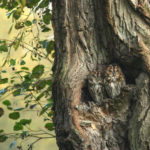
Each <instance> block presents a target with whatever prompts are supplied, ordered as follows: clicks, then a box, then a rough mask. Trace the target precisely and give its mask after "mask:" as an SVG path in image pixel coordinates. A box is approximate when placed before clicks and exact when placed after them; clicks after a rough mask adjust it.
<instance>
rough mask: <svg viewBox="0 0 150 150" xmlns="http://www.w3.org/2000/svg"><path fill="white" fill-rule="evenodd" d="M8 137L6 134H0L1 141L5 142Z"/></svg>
mask: <svg viewBox="0 0 150 150" xmlns="http://www.w3.org/2000/svg"><path fill="white" fill-rule="evenodd" d="M7 139H8V137H7V136H6V135H0V142H5V141H6V140H7Z"/></svg>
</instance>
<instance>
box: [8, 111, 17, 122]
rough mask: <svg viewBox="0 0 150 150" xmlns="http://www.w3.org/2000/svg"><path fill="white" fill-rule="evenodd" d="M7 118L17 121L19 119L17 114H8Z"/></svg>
mask: <svg viewBox="0 0 150 150" xmlns="http://www.w3.org/2000/svg"><path fill="white" fill-rule="evenodd" d="M9 118H10V119H13V120H17V119H19V118H20V113H19V112H13V113H10V114H9Z"/></svg>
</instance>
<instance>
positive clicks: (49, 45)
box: [46, 41, 54, 54]
mask: <svg viewBox="0 0 150 150" xmlns="http://www.w3.org/2000/svg"><path fill="white" fill-rule="evenodd" d="M52 50H54V41H49V42H48V44H47V46H46V51H47V53H48V54H50V53H51V51H52Z"/></svg>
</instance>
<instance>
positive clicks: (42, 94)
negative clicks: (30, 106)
mask: <svg viewBox="0 0 150 150" xmlns="http://www.w3.org/2000/svg"><path fill="white" fill-rule="evenodd" d="M44 95H45V94H44V93H41V94H40V95H39V96H38V97H37V98H36V101H39V100H40V99H41V98H42V97H43V96H44Z"/></svg>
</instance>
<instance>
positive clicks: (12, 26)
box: [8, 25, 13, 34]
mask: <svg viewBox="0 0 150 150" xmlns="http://www.w3.org/2000/svg"><path fill="white" fill-rule="evenodd" d="M12 29H13V25H11V27H10V29H9V31H8V34H10V33H11V31H12Z"/></svg>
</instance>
